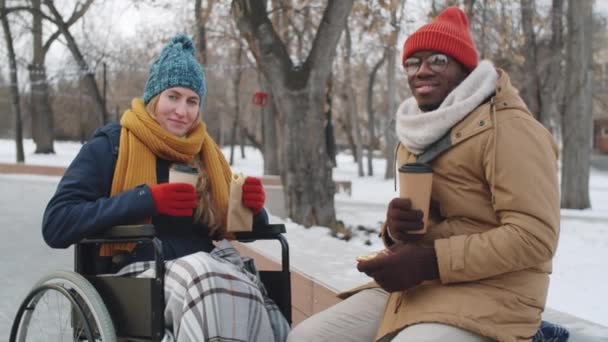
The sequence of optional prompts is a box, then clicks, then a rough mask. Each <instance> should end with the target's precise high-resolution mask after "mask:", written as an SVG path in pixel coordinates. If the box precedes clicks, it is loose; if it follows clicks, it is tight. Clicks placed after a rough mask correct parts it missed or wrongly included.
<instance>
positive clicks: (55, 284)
mask: <svg viewBox="0 0 608 342" xmlns="http://www.w3.org/2000/svg"><path fill="white" fill-rule="evenodd" d="M9 341H10V342H29V341H103V342H116V331H115V330H114V324H113V323H112V319H111V317H110V314H109V313H108V310H107V308H106V307H105V305H104V303H103V301H102V299H101V297H100V296H99V294H98V293H97V291H96V290H95V288H94V287H93V286H92V285H91V283H89V282H88V281H87V280H86V279H85V278H84V277H83V276H81V275H80V274H78V273H74V272H66V271H57V272H53V273H51V274H48V275H47V276H45V277H43V278H42V279H40V280H39V281H38V282H37V283H36V285H34V287H33V288H32V290H31V291H30V293H29V294H28V295H27V297H26V298H25V300H24V301H23V302H22V303H21V306H20V307H19V310H18V311H17V315H16V317H15V321H14V322H13V327H12V328H11V336H10V340H9Z"/></svg>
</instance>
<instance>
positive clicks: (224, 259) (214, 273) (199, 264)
mask: <svg viewBox="0 0 608 342" xmlns="http://www.w3.org/2000/svg"><path fill="white" fill-rule="evenodd" d="M165 264H166V271H165V272H166V273H165V303H166V305H165V325H166V328H167V329H166V330H165V337H164V338H163V341H164V342H169V341H177V342H187V341H193V342H194V341H197V342H198V341H208V342H237V341H243V342H251V341H257V342H272V341H276V342H283V341H285V340H286V339H287V334H288V332H289V324H288V323H287V321H286V320H285V318H284V317H283V315H282V314H281V312H280V310H279V308H278V306H277V305H276V304H275V303H274V302H273V301H272V300H271V299H270V298H269V297H268V296H267V293H266V290H265V288H264V285H263V284H262V282H261V281H260V280H259V276H258V272H257V270H256V268H255V265H254V263H253V260H252V259H251V258H247V257H241V256H240V255H239V254H238V252H237V251H236V250H235V249H234V247H232V245H231V244H230V243H229V242H228V241H226V240H223V241H220V242H219V243H218V244H217V245H216V248H215V249H214V250H213V251H211V253H204V252H199V253H195V254H191V255H187V256H185V257H182V258H179V259H176V260H171V261H167V262H166V263H165ZM154 272H155V271H154V262H153V261H150V262H136V263H133V264H130V265H127V266H125V267H124V268H122V269H121V270H120V271H119V272H118V273H117V274H116V275H119V276H131V277H133V276H135V277H154Z"/></svg>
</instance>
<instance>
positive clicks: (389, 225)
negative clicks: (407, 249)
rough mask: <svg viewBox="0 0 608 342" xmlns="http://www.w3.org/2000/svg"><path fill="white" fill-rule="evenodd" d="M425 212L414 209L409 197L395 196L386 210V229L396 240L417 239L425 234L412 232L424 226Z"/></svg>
mask: <svg viewBox="0 0 608 342" xmlns="http://www.w3.org/2000/svg"><path fill="white" fill-rule="evenodd" d="M423 219H424V213H423V212H422V210H419V209H413V208H412V201H411V200H410V199H409V198H399V197H397V198H393V200H392V201H391V202H390V203H389V205H388V210H387V211H386V230H387V234H388V236H389V237H390V238H391V239H392V240H394V241H395V242H397V241H401V242H408V241H417V240H419V239H420V238H421V237H422V236H423V234H412V232H414V231H419V230H421V229H423V228H424V220H423Z"/></svg>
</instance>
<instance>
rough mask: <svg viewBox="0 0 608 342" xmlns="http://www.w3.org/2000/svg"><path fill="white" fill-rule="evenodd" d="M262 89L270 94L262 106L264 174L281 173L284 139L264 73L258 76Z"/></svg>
mask: <svg viewBox="0 0 608 342" xmlns="http://www.w3.org/2000/svg"><path fill="white" fill-rule="evenodd" d="M258 79H259V83H260V85H261V88H262V91H264V92H266V93H267V94H268V98H267V100H266V105H265V106H263V107H261V109H260V112H261V115H262V154H263V155H264V174H265V175H280V172H281V171H280V170H281V169H280V165H281V164H280V160H279V156H280V154H281V153H280V151H281V148H282V144H279V141H283V138H282V137H281V136H280V131H279V127H278V126H279V125H278V120H279V118H278V113H277V106H276V105H275V99H274V96H272V91H270V89H269V86H268V84H267V83H268V82H266V79H265V78H264V76H263V75H261V74H260V75H259V76H258Z"/></svg>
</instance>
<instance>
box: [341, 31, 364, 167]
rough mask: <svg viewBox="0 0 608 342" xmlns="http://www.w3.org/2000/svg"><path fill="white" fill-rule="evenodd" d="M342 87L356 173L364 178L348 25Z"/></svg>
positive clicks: (345, 38)
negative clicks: (344, 89) (344, 90)
mask: <svg viewBox="0 0 608 342" xmlns="http://www.w3.org/2000/svg"><path fill="white" fill-rule="evenodd" d="M344 33H345V34H344V47H345V49H344V50H345V51H344V52H345V54H344V85H345V88H346V94H347V96H346V98H347V101H348V102H347V103H348V104H347V106H346V108H347V110H348V118H349V121H350V125H349V126H350V130H351V131H350V132H348V133H350V135H352V136H353V140H354V146H353V148H352V153H353V156H354V158H355V161H356V162H357V171H358V175H359V177H363V176H365V172H364V171H363V160H362V159H363V158H362V156H363V148H362V146H361V140H362V138H361V127H360V125H359V110H358V106H357V97H356V94H355V87H354V79H353V71H352V63H351V57H352V54H353V49H352V39H351V36H350V30H349V28H348V24H346V28H345V32H344Z"/></svg>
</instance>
